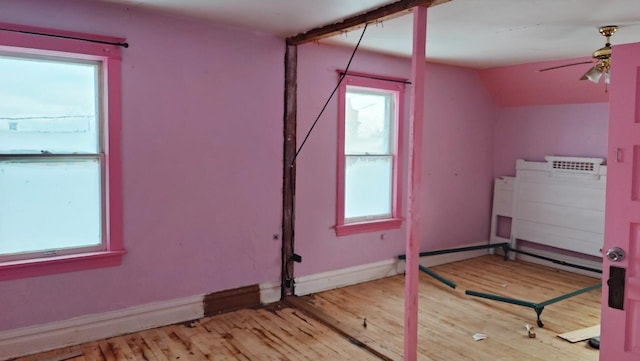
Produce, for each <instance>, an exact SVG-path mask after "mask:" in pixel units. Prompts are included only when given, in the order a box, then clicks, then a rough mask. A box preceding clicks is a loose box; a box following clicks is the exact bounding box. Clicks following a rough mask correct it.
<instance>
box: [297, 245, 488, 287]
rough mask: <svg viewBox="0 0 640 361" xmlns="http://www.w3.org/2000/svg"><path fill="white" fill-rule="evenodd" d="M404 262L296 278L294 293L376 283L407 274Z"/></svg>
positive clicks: (443, 259) (461, 256)
mask: <svg viewBox="0 0 640 361" xmlns="http://www.w3.org/2000/svg"><path fill="white" fill-rule="evenodd" d="M483 244H487V242H486V241H484V242H477V243H472V244H465V245H460V246H459V247H469V246H478V245H483ZM488 253H489V252H488V250H486V249H481V250H475V251H468V252H460V253H449V254H442V255H437V256H430V257H422V258H421V259H420V264H422V265H424V266H426V267H432V266H437V265H441V264H445V263H451V262H457V261H462V260H465V259H469V258H475V257H478V256H483V255H486V254H488ZM404 270H405V262H404V261H400V260H398V259H396V258H393V259H388V260H384V261H379V262H375V263H369V264H364V265H358V266H353V267H347V268H342V269H337V270H332V271H327V272H322V273H317V274H313V275H308V276H301V277H296V279H295V282H296V287H295V292H296V295H297V296H304V295H309V294H312V293H317V292H322V291H328V290H332V289H334V288H340V287H345V286H351V285H355V284H358V283H362V282H368V281H373V280H376V279H380V278H384V277H389V276H395V275H397V274H401V273H404Z"/></svg>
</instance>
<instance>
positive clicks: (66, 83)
mask: <svg viewBox="0 0 640 361" xmlns="http://www.w3.org/2000/svg"><path fill="white" fill-rule="evenodd" d="M97 75H98V64H97V63H94V62H91V63H88V62H69V61H65V62H61V61H54V60H44V59H30V58H15V57H10V56H1V55H0V153H42V152H50V153H93V154H96V153H98V150H99V142H98V124H97V123H98V119H99V117H98V112H97V105H98V104H97V98H98V94H97V89H98V86H97V84H98V83H97V79H98V77H97Z"/></svg>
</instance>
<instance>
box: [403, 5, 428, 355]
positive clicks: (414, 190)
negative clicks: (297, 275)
mask: <svg viewBox="0 0 640 361" xmlns="http://www.w3.org/2000/svg"><path fill="white" fill-rule="evenodd" d="M426 37H427V8H424V7H421V6H418V7H415V8H414V9H413V56H412V57H411V84H413V86H412V87H411V95H410V99H411V104H410V109H411V111H410V124H409V175H408V178H409V182H408V183H409V185H408V188H407V195H408V198H409V199H408V204H407V240H406V255H407V258H406V271H405V272H406V273H405V291H404V360H405V361H416V360H417V358H418V277H419V274H418V266H419V264H420V257H419V256H418V255H419V253H420V239H421V234H420V222H419V212H420V201H419V200H420V195H421V194H420V182H421V178H422V177H421V173H422V129H423V126H422V123H423V119H424V73H425V56H426V53H425V48H426V45H425V43H426Z"/></svg>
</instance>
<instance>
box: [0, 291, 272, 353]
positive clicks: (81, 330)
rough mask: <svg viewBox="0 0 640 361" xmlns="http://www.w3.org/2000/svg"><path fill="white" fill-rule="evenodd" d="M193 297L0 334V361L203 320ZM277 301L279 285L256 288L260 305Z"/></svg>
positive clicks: (200, 303)
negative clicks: (258, 290)
mask: <svg viewBox="0 0 640 361" xmlns="http://www.w3.org/2000/svg"><path fill="white" fill-rule="evenodd" d="M204 296H205V295H196V296H190V297H185V298H179V299H174V300H169V301H162V302H154V303H150V304H146V305H140V306H134V307H130V308H127V309H123V310H117V311H111V312H105V313H101V314H94V315H85V316H80V317H76V318H72V319H69V320H63V321H56V322H51V323H47V324H43V325H36V326H29V327H24V328H19V329H15V330H7V331H0V360H5V359H11V358H15V357H20V356H25V355H30V354H35V353H39V352H45V351H49V350H54V349H57V348H61V347H67V346H74V345H79V344H82V343H85V342H91V341H96V340H102V339H105V338H109V337H114V336H120V335H124V334H127V333H132V332H138V331H142V330H148V329H151V328H156V327H162V326H166V325H171V324H175V323H180V322H185V321H191V320H195V319H199V318H202V317H204V305H203V299H204ZM277 301H280V284H278V283H263V284H260V302H261V303H262V304H263V305H264V304H269V303H273V302H277Z"/></svg>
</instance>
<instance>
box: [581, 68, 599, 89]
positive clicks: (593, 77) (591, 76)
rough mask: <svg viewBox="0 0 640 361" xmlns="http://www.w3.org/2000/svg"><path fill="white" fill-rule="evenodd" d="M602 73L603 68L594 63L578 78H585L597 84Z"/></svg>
mask: <svg viewBox="0 0 640 361" xmlns="http://www.w3.org/2000/svg"><path fill="white" fill-rule="evenodd" d="M603 73H604V72H603V69H602V68H601V67H599V66H598V65H596V66H594V67H593V68H591V69H589V71H588V72H586V73H584V75H583V76H582V78H580V79H583V80H585V79H586V80H589V81H591V82H593V83H596V84H597V83H598V82H599V81H600V78H601V77H602V74H603Z"/></svg>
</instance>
